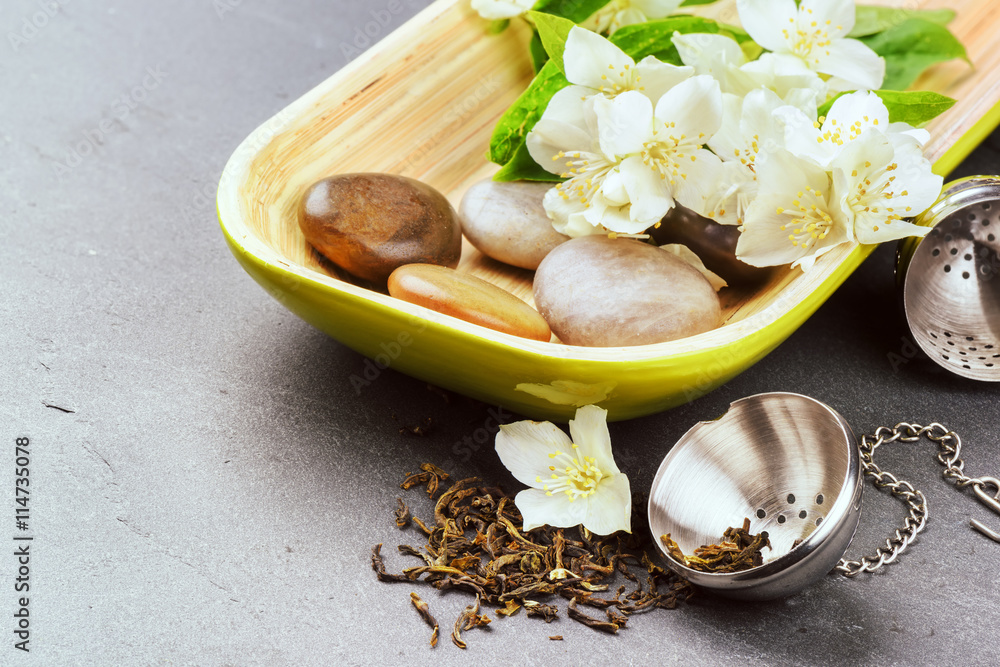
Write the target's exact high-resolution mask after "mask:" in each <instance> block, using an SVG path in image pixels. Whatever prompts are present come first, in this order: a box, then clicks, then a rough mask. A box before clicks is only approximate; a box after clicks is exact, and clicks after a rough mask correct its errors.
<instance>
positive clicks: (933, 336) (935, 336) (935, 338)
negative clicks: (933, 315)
mask: <svg viewBox="0 0 1000 667" xmlns="http://www.w3.org/2000/svg"><path fill="white" fill-rule="evenodd" d="M930 334H931V338H933V339H934V340H937V334H936V333H934V332H933V331H932V332H930Z"/></svg>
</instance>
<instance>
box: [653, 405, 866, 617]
mask: <svg viewBox="0 0 1000 667" xmlns="http://www.w3.org/2000/svg"><path fill="white" fill-rule="evenodd" d="M861 489H862V484H861V465H860V462H859V456H858V444H857V440H856V439H855V437H854V433H853V432H852V431H851V427H850V426H849V425H848V424H847V422H846V421H845V420H844V418H843V417H841V416H840V415H839V414H838V413H837V412H836V411H834V410H833V409H832V408H830V407H828V406H826V405H824V404H823V403H820V402H819V401H816V400H814V399H812V398H809V397H807V396H801V395H798V394H787V393H771V394H760V395H758V396H751V397H749V398H744V399H742V400H739V401H736V402H735V403H733V404H732V406H731V407H730V408H729V411H728V412H727V413H726V414H725V415H723V416H722V417H720V418H719V419H717V420H715V421H711V422H701V423H699V424H697V425H696V426H695V427H694V428H692V429H691V430H690V431H688V432H687V433H686V434H685V435H684V436H683V437H682V438H681V439H680V440H679V441H678V442H677V444H676V445H674V447H673V449H671V450H670V453H669V454H668V455H667V457H666V458H665V459H664V461H663V463H662V465H660V469H659V471H658V472H657V473H656V477H655V478H654V480H653V487H652V491H651V492H650V496H649V526H650V529H651V530H652V532H653V538H654V541H655V542H656V543H657V544H658V545H659V546H660V548H661V550H662V551H663V553H664V555H665V556H666V560H667V563H668V565H669V566H670V567H671V568H672V569H673V570H675V571H676V572H677V573H678V574H680V575H681V576H682V577H684V578H685V579H687V580H688V581H690V582H692V583H693V584H696V585H698V586H703V587H706V588H711V589H714V590H716V591H718V592H720V593H722V594H724V595H727V596H729V597H736V598H744V599H766V598H773V597H781V596H784V595H790V594H792V593H795V592H796V591H798V590H800V589H801V588H804V587H805V586H806V585H808V584H810V583H812V582H813V581H815V580H816V579H817V578H819V577H822V576H823V575H825V574H827V573H828V572H829V571H830V570H831V569H833V567H834V565H836V564H837V561H838V560H839V559H840V558H841V556H843V555H844V552H845V551H846V550H847V546H848V544H850V542H851V538H852V537H853V536H854V530H855V529H856V528H857V526H858V520H859V518H860V516H861ZM745 517H746V518H749V519H750V520H751V527H750V532H751V533H758V532H760V531H762V530H766V531H767V532H768V535H769V537H770V540H771V546H772V549H771V550H764V552H763V556H764V564H763V565H762V566H760V567H757V568H754V569H752V570H747V571H745V572H737V573H733V574H709V573H704V572H698V571H696V570H692V569H690V568H687V567H685V566H684V565H682V564H680V563H678V562H677V561H675V560H673V559H672V558H670V556H668V555H667V553H666V550H665V549H664V548H663V544H662V542H661V540H660V538H661V536H662V535H664V534H667V533H669V534H670V535H671V537H672V538H673V540H674V541H676V542H677V545H678V546H679V547H680V549H681V551H682V552H684V553H685V554H691V553H693V552H694V550H695V548H697V547H699V546H701V545H704V544H714V543H717V542H718V541H719V538H720V537H721V535H722V534H723V532H724V531H725V530H726V528H728V527H730V526H738V525H740V524H741V523H742V522H743V519H744V518H745ZM798 541H801V543H799V544H797V545H796V543H797V542H798Z"/></svg>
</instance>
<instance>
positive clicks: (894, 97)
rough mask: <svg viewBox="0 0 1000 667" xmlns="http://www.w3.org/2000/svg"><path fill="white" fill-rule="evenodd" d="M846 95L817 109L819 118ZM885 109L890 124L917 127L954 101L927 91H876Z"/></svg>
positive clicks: (946, 108) (943, 110)
mask: <svg viewBox="0 0 1000 667" xmlns="http://www.w3.org/2000/svg"><path fill="white" fill-rule="evenodd" d="M847 94H848V93H841V94H840V95H837V96H836V97H835V98H833V99H832V100H829V101H828V102H827V103H826V104H824V105H823V106H821V107H820V108H819V111H818V112H817V113H818V114H819V115H820V116H825V115H827V114H828V113H830V107H832V106H833V103H834V102H836V101H837V100H838V99H840V98H841V97H842V96H844V95H847ZM875 94H876V95H878V96H879V97H880V98H881V99H882V102H883V103H884V104H885V107H886V109H888V110H889V122H890V123H899V122H902V123H909V124H910V125H913V126H914V127H919V126H921V125H923V124H925V123H927V122H929V121H931V120H933V119H934V118H937V117H938V116H940V115H941V114H943V113H944V112H945V111H947V110H948V109H950V108H951V107H952V106H954V104H955V100H953V99H952V98H950V97H946V96H945V95H940V94H938V93H932V92H930V91H929V90H910V91H904V90H876V91H875Z"/></svg>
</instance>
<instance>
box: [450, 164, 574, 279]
mask: <svg viewBox="0 0 1000 667" xmlns="http://www.w3.org/2000/svg"><path fill="white" fill-rule="evenodd" d="M553 185H555V184H554V183H531V182H528V181H516V182H513V183H497V182H495V181H493V180H485V181H480V182H479V183H476V184H475V185H473V186H472V187H471V188H469V190H468V191H467V192H466V193H465V196H464V197H462V203H461V204H459V207H458V213H459V216H460V217H461V218H462V231H463V232H464V233H465V237H466V238H467V239H469V242H470V243H472V245H474V246H476V248H478V249H479V251H480V252H482V253H483V254H484V255H486V256H487V257H492V258H493V259H495V260H497V261H499V262H503V263H505V264H510V265H512V266H517V267H520V268H522V269H530V270H532V271H533V270H535V269H537V268H538V265H539V264H540V263H541V261H542V260H543V259H545V256H546V255H547V254H549V252H551V251H552V249H553V248H555V247H556V246H557V245H559V244H560V243H563V242H565V241H568V240H569V237H568V236H565V235H563V234H560V233H559V232H557V231H556V230H555V229H553V227H552V221H551V220H549V217H548V215H546V214H545V208H544V207H543V206H542V199H543V198H544V197H545V193H546V192H548V191H549V189H550V188H551V187H552V186H553Z"/></svg>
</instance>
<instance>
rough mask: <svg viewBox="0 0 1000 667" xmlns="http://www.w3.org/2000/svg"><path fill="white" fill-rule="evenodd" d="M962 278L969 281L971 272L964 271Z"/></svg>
mask: <svg viewBox="0 0 1000 667" xmlns="http://www.w3.org/2000/svg"><path fill="white" fill-rule="evenodd" d="M962 277H963V278H965V279H966V280H968V279H969V272H968V271H962Z"/></svg>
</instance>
